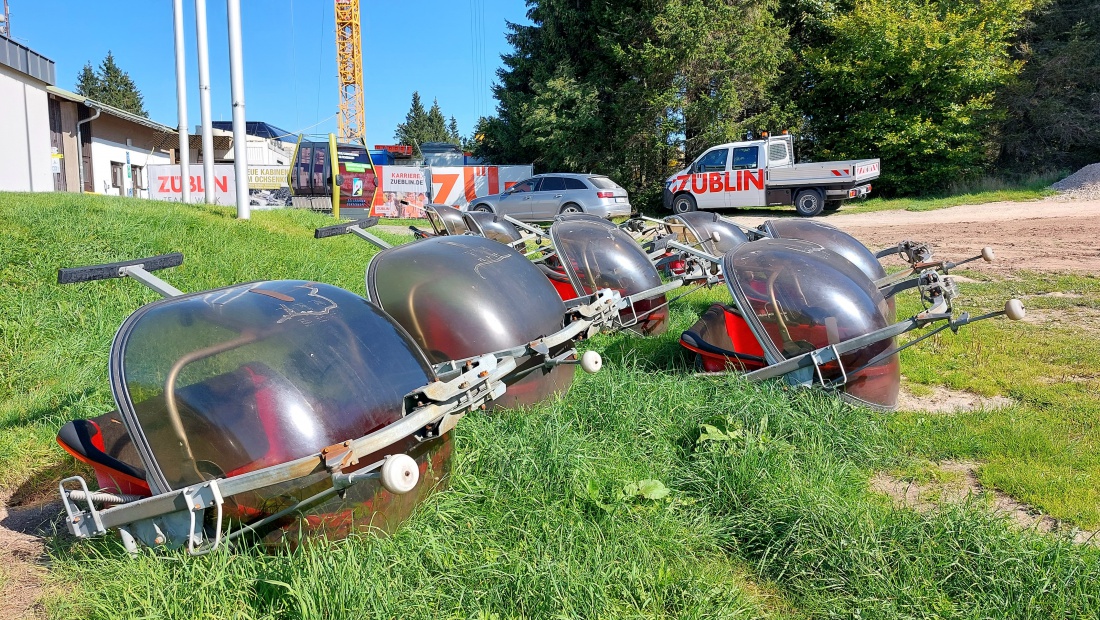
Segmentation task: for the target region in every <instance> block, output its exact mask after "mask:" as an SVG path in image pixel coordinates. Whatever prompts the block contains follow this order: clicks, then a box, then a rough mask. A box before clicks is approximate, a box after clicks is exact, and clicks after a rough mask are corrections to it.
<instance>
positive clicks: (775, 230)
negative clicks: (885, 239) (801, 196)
mask: <svg viewBox="0 0 1100 620" xmlns="http://www.w3.org/2000/svg"><path fill="white" fill-rule="evenodd" d="M761 228H762V229H763V231H764V232H765V233H767V235H768V236H769V237H771V238H773V239H801V240H803V241H810V242H813V243H816V244H818V245H820V246H822V247H825V248H828V249H830V250H832V251H833V252H836V253H837V254H840V255H841V256H843V257H844V258H846V259H848V260H849V261H851V262H852V264H853V265H855V266H856V267H859V269H860V271H862V272H863V273H864V274H866V276H867V277H868V278H870V279H871V280H879V279H881V278H885V277H886V270H885V269H883V268H882V264H881V263H879V262H878V259H877V258H875V254H874V252H872V251H871V250H868V249H867V246H865V245H863V244H862V243H860V242H859V240H857V239H856V238H855V237H853V236H852V235H849V234H848V233H846V232H844V231H843V230H840V229H839V228H837V227H836V226H830V225H829V224H825V223H824V222H817V221H814V220H806V219H794V218H789V219H782V220H768V221H766V222H764V224H763V225H762V226H761Z"/></svg>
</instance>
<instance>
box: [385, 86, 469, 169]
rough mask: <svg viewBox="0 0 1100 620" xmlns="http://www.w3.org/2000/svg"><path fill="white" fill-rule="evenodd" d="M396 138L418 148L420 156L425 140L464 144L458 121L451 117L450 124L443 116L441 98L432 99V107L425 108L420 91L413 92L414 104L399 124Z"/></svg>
mask: <svg viewBox="0 0 1100 620" xmlns="http://www.w3.org/2000/svg"><path fill="white" fill-rule="evenodd" d="M393 137H394V139H395V140H397V142H398V144H405V145H408V146H411V147H413V148H414V149H415V150H416V154H417V156H420V145H421V144H423V143H425V142H450V143H451V144H458V145H461V144H462V137H461V136H460V135H459V134H458V123H457V122H456V121H455V119H454V117H451V121H450V124H448V123H447V121H446V119H445V117H444V116H443V111H442V110H441V109H440V107H439V100H438V99H436V100H433V101H432V107H431V108H430V109H429V110H428V111H425V110H424V104H423V103H422V102H421V101H420V93H419V92H415V91H414V92H413V95H412V104H411V105H410V106H409V111H408V113H407V114H405V122H404V123H400V124H398V125H397V131H396V132H395V133H394V136H393Z"/></svg>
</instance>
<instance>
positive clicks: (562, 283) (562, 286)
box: [538, 263, 579, 301]
mask: <svg viewBox="0 0 1100 620" xmlns="http://www.w3.org/2000/svg"><path fill="white" fill-rule="evenodd" d="M538 266H539V271H542V274H543V275H545V276H546V278H547V279H548V280H550V284H553V285H554V290H555V291H557V292H558V296H560V297H561V298H562V300H564V301H568V300H570V299H576V298H577V297H579V295H577V291H576V290H575V289H574V288H573V283H572V282H570V281H569V276H567V275H566V274H565V270H561V271H558V270H556V269H553V268H551V267H548V266H546V265H544V264H542V263H538Z"/></svg>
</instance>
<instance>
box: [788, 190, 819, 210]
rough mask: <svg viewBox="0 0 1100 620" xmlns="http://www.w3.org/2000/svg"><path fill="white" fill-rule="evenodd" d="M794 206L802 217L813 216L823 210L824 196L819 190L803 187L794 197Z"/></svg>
mask: <svg viewBox="0 0 1100 620" xmlns="http://www.w3.org/2000/svg"><path fill="white" fill-rule="evenodd" d="M794 208H795V210H796V211H798V214H799V215H801V216H802V217H813V216H815V215H819V214H820V213H821V212H822V211H824V210H825V197H824V196H822V195H821V190H817V189H804V190H802V191H800V192H798V195H797V196H795V197H794Z"/></svg>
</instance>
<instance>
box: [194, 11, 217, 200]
mask: <svg viewBox="0 0 1100 620" xmlns="http://www.w3.org/2000/svg"><path fill="white" fill-rule="evenodd" d="M195 38H196V39H198V48H199V49H198V52H199V54H198V56H199V113H200V114H201V115H202V187H203V190H204V194H203V199H204V200H205V201H206V202H208V203H209V202H214V130H213V129H211V128H210V48H209V46H208V45H207V43H206V0H195Z"/></svg>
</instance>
